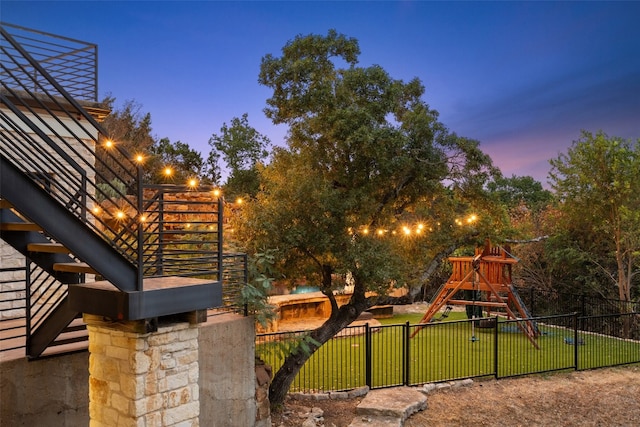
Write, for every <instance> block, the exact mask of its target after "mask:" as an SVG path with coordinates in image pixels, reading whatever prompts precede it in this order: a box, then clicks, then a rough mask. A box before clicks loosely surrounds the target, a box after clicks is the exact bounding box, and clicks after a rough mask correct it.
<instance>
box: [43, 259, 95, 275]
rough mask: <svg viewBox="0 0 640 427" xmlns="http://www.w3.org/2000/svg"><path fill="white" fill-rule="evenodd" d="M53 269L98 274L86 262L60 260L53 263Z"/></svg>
mask: <svg viewBox="0 0 640 427" xmlns="http://www.w3.org/2000/svg"><path fill="white" fill-rule="evenodd" d="M53 270H54V271H60V272H65V273H84V274H98V272H97V271H95V270H94V269H93V268H91V266H90V265H89V264H87V263H84V262H58V263H55V264H53Z"/></svg>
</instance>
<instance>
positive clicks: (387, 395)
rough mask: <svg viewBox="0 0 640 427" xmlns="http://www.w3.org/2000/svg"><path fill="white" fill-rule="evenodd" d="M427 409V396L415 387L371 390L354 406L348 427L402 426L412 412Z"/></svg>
mask: <svg viewBox="0 0 640 427" xmlns="http://www.w3.org/2000/svg"><path fill="white" fill-rule="evenodd" d="M425 409H427V396H425V395H424V394H423V393H421V392H420V391H418V390H417V389H415V388H410V387H394V388H386V389H381V390H372V391H370V392H369V393H368V394H367V396H366V397H365V398H364V399H362V401H361V402H360V404H359V405H358V406H357V407H356V414H357V417H356V418H354V420H353V421H352V422H351V424H350V425H349V427H364V426H367V427H392V426H393V427H402V426H403V425H404V422H405V420H406V419H407V418H408V417H409V416H410V415H412V414H414V413H416V412H418V411H423V410H425Z"/></svg>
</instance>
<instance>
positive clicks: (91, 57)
mask: <svg viewBox="0 0 640 427" xmlns="http://www.w3.org/2000/svg"><path fill="white" fill-rule="evenodd" d="M1 25H2V26H3V27H5V28H7V29H8V30H9V31H10V32H11V35H12V37H13V38H14V40H15V41H16V42H17V43H18V44H19V45H20V46H22V47H24V49H26V50H27V51H28V52H29V54H30V56H31V57H32V58H33V59H35V60H36V61H37V63H38V64H40V65H41V66H42V67H43V68H44V69H45V70H46V71H47V73H48V74H49V75H50V76H51V77H53V78H54V79H55V81H57V82H58V83H59V84H60V85H61V86H62V87H64V89H65V91H66V92H67V93H69V94H70V95H71V96H72V97H74V98H75V99H80V100H86V101H96V100H97V94H98V88H97V84H96V83H97V81H98V78H97V70H98V67H97V65H98V64H97V61H98V46H97V45H95V44H93V43H87V42H83V41H80V40H74V39H71V38H68V37H62V36H58V35H55V34H50V33H46V32H43V31H36V30H33V29H29V28H24V27H20V26H18V25H12V24H7V23H2V24H1ZM3 49H6V51H8V52H9V51H13V50H15V48H14V47H13V46H11V45H10V44H6V45H5V44H4V43H3ZM13 56H15V54H14V55H13ZM0 58H1V56H0ZM0 61H3V62H4V59H0ZM6 69H7V70H9V71H11V72H12V74H13V75H14V76H15V77H16V78H17V80H19V81H33V80H35V82H34V86H33V88H34V90H35V88H37V87H38V86H40V85H41V86H42V87H44V88H45V89H46V91H47V92H49V93H56V87H55V86H53V85H51V84H50V83H49V82H48V81H47V80H46V79H42V76H40V75H39V72H38V70H37V69H35V67H33V65H32V64H31V63H30V62H29V61H21V62H19V63H15V62H14V63H8V65H7V67H6ZM1 76H2V79H3V80H4V78H5V71H4V70H3V73H2V75H1ZM21 86H22V85H19V86H16V87H15V88H16V89H19V90H20V87H21ZM57 95H61V94H57Z"/></svg>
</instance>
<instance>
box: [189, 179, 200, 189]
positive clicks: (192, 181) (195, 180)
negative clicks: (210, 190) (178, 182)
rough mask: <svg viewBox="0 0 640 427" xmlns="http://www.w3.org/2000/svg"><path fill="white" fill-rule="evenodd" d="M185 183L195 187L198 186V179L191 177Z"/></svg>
mask: <svg viewBox="0 0 640 427" xmlns="http://www.w3.org/2000/svg"><path fill="white" fill-rule="evenodd" d="M187 185H188V186H189V187H191V188H195V187H197V186H198V180H197V179H195V178H191V179H190V180H189V181H188V182H187Z"/></svg>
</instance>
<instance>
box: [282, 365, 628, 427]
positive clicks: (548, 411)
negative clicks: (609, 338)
mask: <svg viewBox="0 0 640 427" xmlns="http://www.w3.org/2000/svg"><path fill="white" fill-rule="evenodd" d="M360 400H361V399H350V400H343V401H336V400H332V401H316V402H310V401H302V402H300V401H291V400H288V401H287V402H286V404H285V406H284V408H283V410H281V411H279V412H278V413H274V414H272V423H273V424H272V425H273V426H275V427H299V426H301V425H302V423H303V421H304V420H305V418H302V417H301V415H300V414H305V413H307V412H308V411H309V410H310V408H311V407H312V406H315V407H319V408H321V409H322V410H323V411H324V425H325V426H326V427H331V426H335V427H346V426H348V425H349V424H350V423H351V421H353V419H354V418H355V417H356V415H355V409H356V406H357V405H358V403H360ZM427 406H428V407H427V409H426V410H425V411H423V412H420V413H417V414H414V415H413V416H411V417H410V418H409V419H408V420H407V421H406V423H405V426H407V427H424V426H443V427H445V426H446V427H451V426H467V425H476V426H500V427H507V426H527V427H529V426H581V427H582V426H603V427H604V426H606V427H609V426H625V427H626V426H629V427H631V426H640V365H632V366H626V367H619V368H608V369H598V370H593V371H581V372H571V373H555V374H547V375H536V376H529V377H523V378H511V379H502V380H498V381H496V380H485V381H479V380H476V381H475V382H474V384H473V385H472V386H470V387H464V388H457V389H444V390H440V391H435V392H432V393H430V394H429V395H428V397H427Z"/></svg>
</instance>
